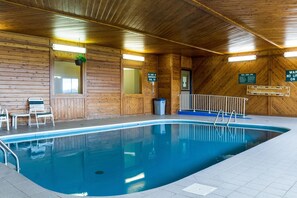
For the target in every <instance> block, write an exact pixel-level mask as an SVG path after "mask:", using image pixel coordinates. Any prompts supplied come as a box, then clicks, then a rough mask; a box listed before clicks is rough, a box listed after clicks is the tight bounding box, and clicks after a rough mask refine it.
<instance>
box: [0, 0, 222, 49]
mask: <svg viewBox="0 0 297 198" xmlns="http://www.w3.org/2000/svg"><path fill="white" fill-rule="evenodd" d="M0 2H4V3H8V4H11V5H16V6H22V7H24V8H30V9H35V10H38V11H43V12H48V13H51V14H57V15H60V16H63V17H68V18H73V19H78V20H82V21H85V22H91V23H96V24H100V25H104V26H108V27H112V28H116V29H119V30H123V31H128V32H131V33H133V34H138V35H145V36H148V37H151V38H155V39H160V40H163V41H166V42H171V43H174V44H178V45H182V46H186V47H190V48H194V49H198V50H202V51H206V52H209V53H213V54H217V55H223V53H221V52H217V51H213V50H209V49H206V48H202V47H198V46H195V45H191V44H187V43H183V42H179V41H175V40H171V39H167V38H163V37H160V36H157V35H153V34H150V33H147V32H143V31H139V30H135V29H132V28H127V27H122V26H117V25H112V24H108V23H103V22H100V21H96V20H94V19H90V18H86V17H82V16H79V15H75V14H70V13H66V12H61V11H54V10H50V9H44V8H38V7H32V6H28V5H25V4H21V3H15V2H11V1H9V0H0Z"/></svg>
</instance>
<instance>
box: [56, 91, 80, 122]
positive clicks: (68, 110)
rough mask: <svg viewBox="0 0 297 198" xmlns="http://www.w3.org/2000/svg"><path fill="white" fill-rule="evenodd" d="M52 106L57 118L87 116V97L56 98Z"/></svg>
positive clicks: (68, 118)
mask: <svg viewBox="0 0 297 198" xmlns="http://www.w3.org/2000/svg"><path fill="white" fill-rule="evenodd" d="M52 107H53V111H54V113H55V119H57V120H73V119H83V118H85V99H84V98H83V97H60V98H54V99H52Z"/></svg>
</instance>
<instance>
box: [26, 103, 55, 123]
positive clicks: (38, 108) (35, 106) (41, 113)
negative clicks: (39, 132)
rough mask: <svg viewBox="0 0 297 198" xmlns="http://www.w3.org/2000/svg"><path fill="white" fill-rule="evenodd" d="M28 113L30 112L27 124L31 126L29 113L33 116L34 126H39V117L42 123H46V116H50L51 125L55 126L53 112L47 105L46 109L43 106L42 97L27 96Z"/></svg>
mask: <svg viewBox="0 0 297 198" xmlns="http://www.w3.org/2000/svg"><path fill="white" fill-rule="evenodd" d="M28 102H29V114H30V119H29V125H30V126H31V125H32V123H31V115H32V116H35V120H36V126H37V128H39V122H38V119H39V118H43V119H44V122H43V124H46V118H47V117H50V118H51V120H52V123H53V126H55V120H54V114H53V110H52V108H51V107H50V106H49V108H48V109H46V108H45V105H44V101H43V99H42V98H29V99H28Z"/></svg>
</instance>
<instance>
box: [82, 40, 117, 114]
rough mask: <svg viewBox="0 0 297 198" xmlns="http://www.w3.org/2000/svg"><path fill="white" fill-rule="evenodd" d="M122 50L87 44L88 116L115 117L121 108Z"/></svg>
mask: <svg viewBox="0 0 297 198" xmlns="http://www.w3.org/2000/svg"><path fill="white" fill-rule="evenodd" d="M120 62H121V53H120V50H117V49H112V48H107V47H100V46H95V45H88V46H87V68H86V83H87V93H86V95H87V98H86V116H87V118H102V117H115V116H119V115H120V110H121V67H120Z"/></svg>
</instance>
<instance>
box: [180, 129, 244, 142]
mask: <svg viewBox="0 0 297 198" xmlns="http://www.w3.org/2000/svg"><path fill="white" fill-rule="evenodd" d="M185 126H186V125H185ZM179 139H190V140H200V141H208V142H237V143H246V142H247V140H246V137H245V129H244V128H232V127H226V126H211V125H210V126H203V125H195V126H193V127H189V126H186V127H184V125H180V127H179Z"/></svg>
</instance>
